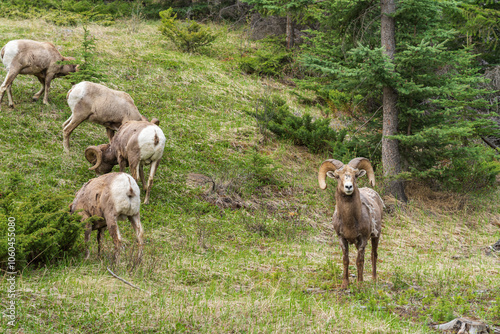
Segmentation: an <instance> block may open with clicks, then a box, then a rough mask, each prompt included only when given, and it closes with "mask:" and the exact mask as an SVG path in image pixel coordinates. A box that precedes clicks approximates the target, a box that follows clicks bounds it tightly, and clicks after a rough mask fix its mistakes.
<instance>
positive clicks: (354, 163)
mask: <svg viewBox="0 0 500 334" xmlns="http://www.w3.org/2000/svg"><path fill="white" fill-rule="evenodd" d="M348 165H349V166H351V167H352V168H356V169H364V170H365V171H366V175H367V176H368V180H370V184H371V185H372V187H374V186H375V173H374V172H373V167H372V164H371V163H370V160H368V159H366V158H354V159H352V160H351V161H349V164H348Z"/></svg>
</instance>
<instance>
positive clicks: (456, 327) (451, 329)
mask: <svg viewBox="0 0 500 334" xmlns="http://www.w3.org/2000/svg"><path fill="white" fill-rule="evenodd" d="M432 327H434V328H435V329H439V330H442V331H445V332H446V333H457V334H491V333H495V334H497V333H500V329H498V328H490V327H489V326H488V325H486V324H485V323H482V322H480V321H477V320H474V319H471V318H465V317H462V318H457V319H455V320H452V321H450V322H447V323H445V324H442V325H432Z"/></svg>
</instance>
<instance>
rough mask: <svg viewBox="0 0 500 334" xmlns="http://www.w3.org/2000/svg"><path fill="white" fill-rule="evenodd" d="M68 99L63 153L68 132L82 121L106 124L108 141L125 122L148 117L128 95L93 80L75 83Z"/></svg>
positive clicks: (67, 151) (67, 142)
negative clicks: (142, 113) (68, 112)
mask: <svg viewBox="0 0 500 334" xmlns="http://www.w3.org/2000/svg"><path fill="white" fill-rule="evenodd" d="M67 100H68V105H69V107H70V109H71V116H70V117H69V118H68V120H67V121H66V122H64V124H63V146H64V150H65V151H66V153H69V136H70V135H71V132H73V130H74V129H75V128H76V127H77V126H78V125H80V123H82V122H83V121H85V120H89V121H90V122H92V123H96V124H100V125H103V126H105V127H106V132H107V135H108V138H109V141H110V142H111V139H112V138H113V135H114V133H115V131H117V130H118V128H120V126H121V125H122V124H123V123H124V122H127V121H147V120H148V119H147V118H146V117H144V116H142V115H141V114H140V113H139V110H138V109H137V107H136V106H135V104H134V100H132V98H131V97H130V95H128V94H127V93H125V92H122V91H118V90H114V89H111V88H108V87H106V86H103V85H100V84H96V83H93V82H88V81H82V82H80V83H78V84H76V85H74V86H73V87H72V88H71V89H70V91H69V92H68V95H67Z"/></svg>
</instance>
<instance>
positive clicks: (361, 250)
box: [356, 240, 368, 282]
mask: <svg viewBox="0 0 500 334" xmlns="http://www.w3.org/2000/svg"><path fill="white" fill-rule="evenodd" d="M367 242H368V241H367V240H360V241H358V243H357V244H356V248H357V249H358V256H357V258H356V267H357V269H358V282H363V270H364V267H365V248H366V244H367Z"/></svg>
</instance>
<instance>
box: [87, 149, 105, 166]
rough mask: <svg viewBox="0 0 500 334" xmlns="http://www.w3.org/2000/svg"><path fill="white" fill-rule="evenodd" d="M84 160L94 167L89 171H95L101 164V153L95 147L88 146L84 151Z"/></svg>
mask: <svg viewBox="0 0 500 334" xmlns="http://www.w3.org/2000/svg"><path fill="white" fill-rule="evenodd" d="M85 158H86V159H87V161H88V162H90V163H91V164H94V166H92V167H90V168H89V170H95V169H97V168H98V167H99V166H100V165H101V163H102V151H101V150H100V149H99V148H98V147H97V146H89V147H87V148H86V149H85Z"/></svg>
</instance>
